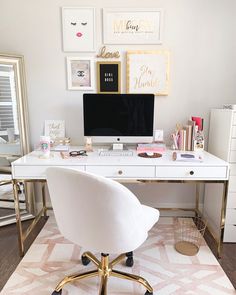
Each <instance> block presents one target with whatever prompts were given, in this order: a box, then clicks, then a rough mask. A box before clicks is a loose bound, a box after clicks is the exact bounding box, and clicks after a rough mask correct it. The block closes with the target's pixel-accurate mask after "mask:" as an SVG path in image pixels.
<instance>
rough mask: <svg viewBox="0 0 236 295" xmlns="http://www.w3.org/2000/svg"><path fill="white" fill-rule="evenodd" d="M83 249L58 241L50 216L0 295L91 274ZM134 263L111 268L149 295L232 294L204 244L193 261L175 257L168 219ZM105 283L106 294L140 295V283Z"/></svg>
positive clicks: (40, 294) (93, 292)
mask: <svg viewBox="0 0 236 295" xmlns="http://www.w3.org/2000/svg"><path fill="white" fill-rule="evenodd" d="M84 250H86V249H81V248H80V247H79V246H76V245H74V244H72V243H71V242H70V241H68V240H66V239H64V238H63V237H62V236H61V234H60V233H59V231H58V229H57V226H56V223H55V220H54V217H53V216H51V217H50V218H49V220H48V221H47V223H46V225H45V226H44V228H43V230H42V231H41V232H40V234H39V235H38V237H37V238H36V240H35V241H34V243H33V244H32V246H31V247H30V249H29V251H28V252H27V253H26V255H25V256H24V258H23V259H22V261H21V262H20V264H19V265H18V267H17V268H16V270H15V272H14V273H13V274H12V276H11V277H10V279H9V280H8V282H7V284H6V285H5V287H4V288H3V290H2V292H1V295H13V294H14V295H32V294H34V295H48V294H51V293H52V292H53V290H54V288H55V286H56V285H57V283H58V282H59V281H60V280H61V279H62V278H63V277H64V276H65V275H68V274H72V273H75V272H82V271H88V270H91V269H94V266H93V265H92V264H89V265H88V266H87V267H84V266H83V265H82V264H81V261H80V256H81V254H82V253H83V251H84ZM97 257H98V258H99V255H97ZM111 258H113V256H112V257H111ZM134 261H135V263H134V266H133V267H132V268H128V267H126V266H125V265H124V263H120V264H118V265H117V266H116V267H115V268H116V269H119V270H121V271H125V272H130V273H133V274H137V275H140V276H143V277H144V278H146V279H147V280H148V281H149V283H150V284H151V285H152V286H153V288H154V293H153V294H154V295H184V294H186V295H187V294H191V295H194V294H195V295H199V294H201V295H209V294H212V295H213V294H214V295H227V294H234V295H235V289H234V288H233V286H232V284H231V283H230V281H229V279H228V278H227V276H226V275H225V273H224V271H223V270H222V268H221V266H220V265H219V263H218V261H217V260H216V258H215V257H214V255H213V254H212V253H211V251H210V249H209V248H208V246H207V245H206V243H205V242H204V241H203V243H202V245H201V247H200V251H199V252H198V254H197V255H196V256H184V255H181V254H179V253H178V252H176V250H175V249H174V219H173V218H167V217H162V218H160V220H159V221H158V222H157V224H156V225H155V226H154V227H153V229H152V230H151V231H150V232H149V237H148V239H147V240H146V242H145V243H144V244H143V245H142V246H141V247H139V248H138V249H137V250H136V251H135V252H134ZM108 284H109V285H108V287H109V294H111V295H131V294H132V295H143V294H144V293H145V290H144V288H143V287H142V286H141V285H140V284H135V283H133V282H130V281H125V280H119V279H117V278H113V277H111V278H109V283H108ZM98 288H99V279H98V278H91V279H86V280H82V281H80V282H75V283H73V284H68V285H66V286H65V287H64V289H63V292H62V295H77V294H83V295H97V294H98Z"/></svg>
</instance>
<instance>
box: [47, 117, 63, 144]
mask: <svg viewBox="0 0 236 295" xmlns="http://www.w3.org/2000/svg"><path fill="white" fill-rule="evenodd" d="M44 135H46V136H50V138H51V139H55V138H59V137H65V121H64V120H45V125H44Z"/></svg>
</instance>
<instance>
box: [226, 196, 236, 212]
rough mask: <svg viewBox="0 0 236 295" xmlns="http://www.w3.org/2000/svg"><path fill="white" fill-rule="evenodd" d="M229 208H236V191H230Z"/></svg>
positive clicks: (228, 197)
mask: <svg viewBox="0 0 236 295" xmlns="http://www.w3.org/2000/svg"><path fill="white" fill-rule="evenodd" d="M227 208H231V209H232V208H235V209H236V193H228V196H227Z"/></svg>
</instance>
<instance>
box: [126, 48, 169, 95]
mask: <svg viewBox="0 0 236 295" xmlns="http://www.w3.org/2000/svg"><path fill="white" fill-rule="evenodd" d="M126 70H127V93H154V94H155V95H168V83H169V51H167V50H155V51H128V52H127V67H126Z"/></svg>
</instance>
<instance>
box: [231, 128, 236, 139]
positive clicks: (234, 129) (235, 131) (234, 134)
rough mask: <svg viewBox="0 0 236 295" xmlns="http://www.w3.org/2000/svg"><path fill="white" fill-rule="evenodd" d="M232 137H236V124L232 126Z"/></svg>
mask: <svg viewBox="0 0 236 295" xmlns="http://www.w3.org/2000/svg"><path fill="white" fill-rule="evenodd" d="M231 137H232V138H236V126H233V127H232V136H231Z"/></svg>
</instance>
